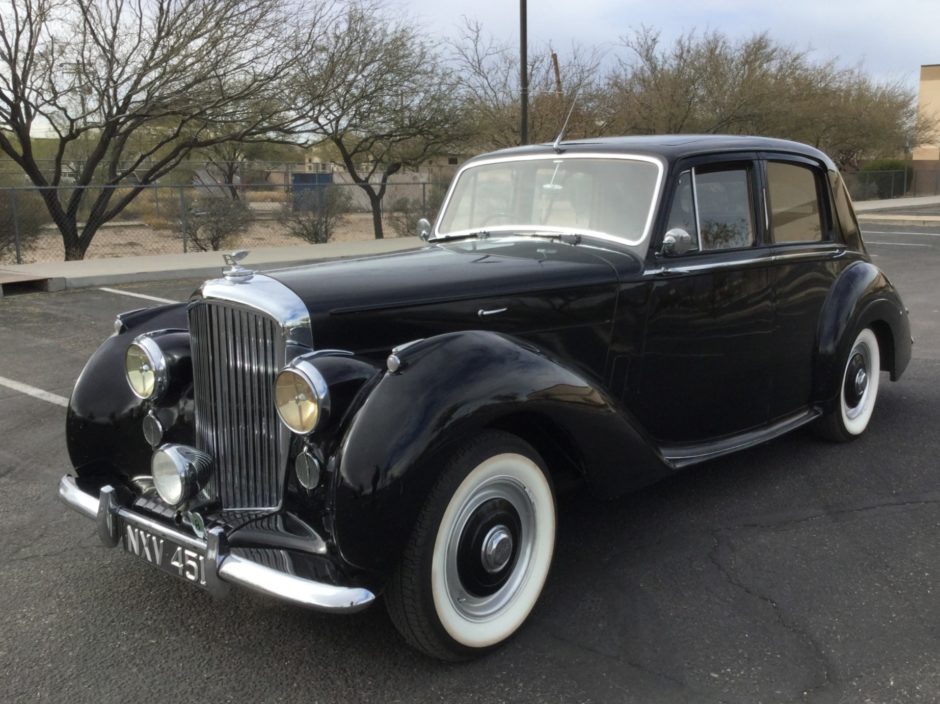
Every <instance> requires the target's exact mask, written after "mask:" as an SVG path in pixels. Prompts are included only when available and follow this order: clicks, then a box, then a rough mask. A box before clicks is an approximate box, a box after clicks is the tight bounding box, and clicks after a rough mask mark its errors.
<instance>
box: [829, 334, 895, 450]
mask: <svg viewBox="0 0 940 704" xmlns="http://www.w3.org/2000/svg"><path fill="white" fill-rule="evenodd" d="M880 372H881V354H880V352H879V349H878V338H877V337H876V336H875V333H874V332H873V331H872V329H871V328H864V329H863V330H862V331H861V332H859V333H858V336H857V337H856V338H855V342H854V343H852V347H851V348H850V349H849V353H848V356H847V357H846V359H845V361H844V363H843V365H842V376H841V378H840V385H839V402H838V405H837V406H836V407H835V408H833V409H832V410H831V411H830V412H829V413H828V414H826V415H825V416H823V417H822V418H821V419H820V420H819V422H818V423H817V424H816V429H817V431H818V432H819V434H820V435H822V436H823V437H825V438H827V439H829V440H834V441H836V442H848V441H849V440H854V439H855V438H857V437H858V436H859V435H861V434H862V433H864V432H865V429H866V428H868V423H869V421H870V420H871V416H872V413H873V412H874V410H875V401H876V400H877V399H878V381H879V374H880Z"/></svg>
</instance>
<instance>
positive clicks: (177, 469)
mask: <svg viewBox="0 0 940 704" xmlns="http://www.w3.org/2000/svg"><path fill="white" fill-rule="evenodd" d="M211 467H212V459H211V458H210V457H209V456H208V455H207V454H205V453H204V452H200V451H199V450H196V449H193V448H191V447H186V446H185V445H163V446H161V447H160V449H158V450H157V451H156V452H154V453H153V457H152V458H151V460H150V473H151V474H152V475H153V486H154V489H156V490H157V493H158V494H159V495H160V498H161V499H163V500H164V501H165V502H166V503H168V504H169V505H170V506H180V505H181V504H183V503H184V502H186V501H189V500H190V499H192V498H193V497H194V496H196V494H198V493H199V490H200V489H201V488H202V487H203V486H205V484H206V481H208V479H209V471H210V469H211Z"/></svg>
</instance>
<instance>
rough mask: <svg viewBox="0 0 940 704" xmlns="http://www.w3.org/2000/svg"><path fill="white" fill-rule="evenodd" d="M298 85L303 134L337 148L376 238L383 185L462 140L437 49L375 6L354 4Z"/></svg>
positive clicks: (369, 2) (449, 84)
mask: <svg viewBox="0 0 940 704" xmlns="http://www.w3.org/2000/svg"><path fill="white" fill-rule="evenodd" d="M298 85H299V86H301V89H302V94H300V95H297V96H295V98H294V101H295V104H296V105H297V106H298V108H299V111H300V113H301V114H302V117H303V119H304V121H305V126H304V130H305V131H306V132H307V133H308V134H310V135H311V136H312V137H313V138H314V139H315V140H321V141H323V142H325V143H327V144H329V145H331V146H332V147H333V148H335V149H336V151H337V152H338V154H339V157H340V160H341V161H342V163H343V165H344V166H345V168H346V171H347V172H348V173H349V176H350V178H351V179H352V180H353V183H355V184H356V185H357V186H359V188H361V189H362V190H363V191H364V192H365V193H366V195H367V196H368V198H369V203H370V205H371V209H372V223H373V230H374V232H375V237H376V239H381V238H382V237H383V236H384V229H383V226H382V199H383V198H384V196H385V192H386V189H387V186H388V181H389V178H390V177H391V176H392V175H393V174H395V173H397V172H398V171H400V170H401V169H402V168H405V167H416V166H418V165H420V164H422V163H423V162H425V161H427V160H428V159H429V158H431V157H433V156H435V155H438V154H441V153H443V152H445V151H446V150H447V149H448V148H453V147H454V145H455V144H458V143H459V142H460V139H461V133H460V126H459V123H458V121H457V110H456V101H455V99H454V90H453V83H452V79H451V77H450V75H449V74H448V72H447V71H446V70H445V68H444V67H443V64H442V61H441V58H440V56H439V53H438V50H437V47H436V46H435V45H434V44H433V43H431V42H429V41H428V40H427V39H425V38H424V37H423V35H422V33H421V32H420V31H419V30H417V29H415V28H414V26H413V24H412V23H410V22H407V21H404V20H401V19H396V18H394V17H393V16H392V15H391V14H390V13H389V12H387V11H386V10H385V9H384V8H383V6H382V5H381V4H380V3H378V2H373V1H372V0H362V1H354V2H352V3H351V4H349V5H348V6H347V7H346V10H345V12H344V13H342V14H341V15H339V16H337V18H336V19H335V21H334V23H333V24H332V26H331V27H330V30H329V32H328V34H327V36H326V37H325V38H324V42H323V43H322V44H321V45H320V47H319V51H318V52H317V53H316V54H315V55H314V57H313V59H312V60H311V61H310V62H309V63H308V64H307V65H305V66H304V67H303V68H302V70H301V71H300V76H299V80H298Z"/></svg>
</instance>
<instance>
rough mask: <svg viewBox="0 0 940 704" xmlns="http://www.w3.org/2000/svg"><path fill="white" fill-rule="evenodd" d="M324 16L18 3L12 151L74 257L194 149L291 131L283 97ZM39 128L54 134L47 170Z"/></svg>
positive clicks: (0, 9) (171, 0)
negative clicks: (300, 18) (285, 129)
mask: <svg viewBox="0 0 940 704" xmlns="http://www.w3.org/2000/svg"><path fill="white" fill-rule="evenodd" d="M325 11H326V6H324V5H317V6H313V7H308V6H302V5H300V3H299V2H295V1H294V0H200V1H199V2H187V1H185V0H12V2H10V1H7V0H5V1H4V2H3V4H2V5H0V150H2V151H3V152H4V153H6V154H7V155H8V156H9V157H10V158H11V159H12V160H13V161H14V162H16V164H18V165H19V167H20V168H21V169H22V170H23V172H24V173H25V174H26V176H27V177H28V178H29V180H30V182H31V183H32V184H33V185H35V186H37V187H38V188H39V192H40V194H41V195H42V198H43V200H44V202H45V205H46V208H47V209H48V211H49V215H50V216H51V218H52V221H53V222H54V223H55V224H56V225H57V226H58V228H59V231H60V232H61V234H62V239H63V243H64V246H65V255H66V259H81V258H83V257H84V254H85V252H86V251H87V249H88V246H89V245H90V244H91V241H92V238H93V237H94V236H95V233H96V232H97V230H98V228H99V227H100V226H101V225H102V224H103V223H106V222H108V221H109V220H111V219H112V218H114V217H115V216H117V215H118V214H119V213H120V212H121V211H122V210H124V208H126V207H127V206H128V204H129V203H130V202H131V201H132V200H133V199H134V198H136V197H137V196H138V195H139V194H140V193H141V191H142V189H143V188H144V187H146V186H147V185H148V184H152V183H154V182H155V181H157V179H159V178H160V177H162V176H164V175H165V174H167V173H169V172H170V171H171V170H172V169H173V168H174V167H176V166H177V165H178V164H179V163H180V162H181V161H182V160H184V159H185V158H186V157H187V156H188V155H189V154H190V152H192V150H194V149H197V148H204V147H209V146H212V145H219V144H225V143H228V142H232V141H241V142H248V141H252V140H255V139H265V138H268V136H269V135H270V133H271V132H272V131H277V130H279V129H281V128H283V127H284V126H286V124H287V122H288V120H289V117H288V115H287V114H286V112H285V110H284V107H283V104H282V103H281V102H280V101H279V100H278V99H277V98H279V97H280V94H281V93H282V92H283V89H284V88H283V84H284V80H285V78H286V77H287V76H288V75H289V71H290V70H291V69H292V68H293V67H294V66H295V65H296V62H297V60H298V58H299V57H300V56H301V55H302V54H303V53H304V52H305V51H306V50H307V47H308V46H309V44H310V42H311V41H312V39H313V34H314V33H315V32H316V31H318V29H319V27H320V25H321V23H320V20H321V18H322V16H323V14H324V12H325ZM297 13H303V16H304V18H305V21H304V23H303V26H304V30H303V31H302V32H300V31H298V30H296V29H295V28H297V27H298V26H299V23H298V22H297V21H296V17H295V15H296V14H297ZM39 132H47V133H50V134H51V135H52V142H53V153H52V157H51V159H50V160H49V163H48V164H43V162H42V161H41V160H40V159H39V158H38V157H37V151H38V143H37V142H38V140H37V136H36V135H37V134H38V133H39ZM70 163H71V164H75V166H74V168H72V169H69V168H67V165H68V164H70ZM67 172H71V173H69V174H67ZM92 186H93V187H92ZM80 215H81V216H82V217H83V218H84V222H81V223H80V222H79V217H80Z"/></svg>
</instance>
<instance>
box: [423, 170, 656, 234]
mask: <svg viewBox="0 0 940 704" xmlns="http://www.w3.org/2000/svg"><path fill="white" fill-rule="evenodd" d="M661 172H662V167H661V165H660V164H659V162H658V161H655V160H653V159H648V158H644V157H629V158H616V157H596V156H592V157H581V156H557V157H556V156H546V157H539V158H534V159H533V158H516V159H506V160H503V161H493V162H482V163H480V164H474V165H471V166H469V167H467V168H466V169H464V170H463V171H461V172H460V174H458V177H457V181H456V183H455V184H454V187H453V189H452V190H451V193H450V197H449V198H448V199H447V202H446V203H445V204H444V211H443V213H442V214H441V217H440V220H439V223H438V229H437V233H436V235H437V236H438V237H447V236H449V235H460V234H467V233H472V232H479V231H486V232H500V231H504V232H522V233H525V232H533V231H534V232H574V233H579V234H588V235H590V234H594V235H600V236H604V237H615V238H617V239H620V240H625V241H626V242H627V243H628V244H638V243H639V242H641V241H642V240H643V238H644V237H645V235H646V231H647V228H648V226H649V222H650V219H651V216H652V210H653V205H654V201H655V199H656V194H657V191H658V186H659V180H660V174H661Z"/></svg>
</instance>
